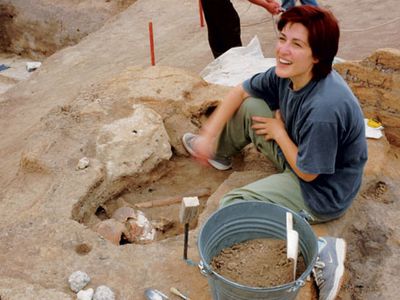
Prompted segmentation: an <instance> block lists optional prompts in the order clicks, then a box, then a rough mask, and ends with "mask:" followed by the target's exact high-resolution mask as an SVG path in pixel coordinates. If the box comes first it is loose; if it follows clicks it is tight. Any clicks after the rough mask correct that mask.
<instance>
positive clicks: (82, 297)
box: [76, 289, 94, 300]
mask: <svg viewBox="0 0 400 300" xmlns="http://www.w3.org/2000/svg"><path fill="white" fill-rule="evenodd" d="M93 294H94V290H93V289H87V290H80V291H79V292H78V294H77V295H76V299H77V300H92V299H93Z"/></svg>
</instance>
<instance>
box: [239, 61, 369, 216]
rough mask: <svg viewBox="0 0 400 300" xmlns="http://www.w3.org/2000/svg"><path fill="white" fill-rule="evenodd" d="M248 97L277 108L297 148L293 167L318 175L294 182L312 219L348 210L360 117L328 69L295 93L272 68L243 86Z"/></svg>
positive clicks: (357, 172)
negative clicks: (323, 75)
mask: <svg viewBox="0 0 400 300" xmlns="http://www.w3.org/2000/svg"><path fill="white" fill-rule="evenodd" d="M243 87H244V89H245V90H246V92H247V93H248V94H250V95H251V96H253V97H257V98H261V99H263V100H264V101H266V103H267V104H268V106H269V107H270V108H271V109H272V110H276V109H280V111H281V115H282V118H283V120H284V122H285V127H286V130H287V132H288V134H289V136H290V138H291V139H292V141H293V142H294V143H295V144H296V145H297V147H298V155H297V162H296V165H297V167H298V168H299V169H300V170H301V171H302V172H304V173H309V174H318V177H317V178H316V179H315V180H313V181H311V182H306V181H303V180H301V179H300V178H299V181H300V186H301V190H302V195H303V198H304V200H305V202H306V204H307V205H308V207H309V208H310V209H311V211H312V212H313V213H314V214H316V215H317V216H321V217H327V218H328V217H329V218H333V217H338V216H340V215H341V214H343V213H344V211H345V210H346V209H347V208H348V207H349V206H350V204H351V202H352V201H353V199H354V198H355V196H356V194H357V192H358V190H359V188H360V186H361V180H362V174H363V169H364V165H365V163H366V161H367V143H366V138H365V127H364V126H365V125H364V117H363V113H362V110H361V108H360V105H359V103H358V100H357V98H356V97H355V96H354V94H353V93H352V91H351V90H350V88H349V87H348V85H347V84H346V82H345V81H344V80H343V78H342V77H341V76H340V75H339V74H338V73H337V72H336V71H334V70H332V71H331V72H330V73H329V74H328V76H327V77H326V78H324V79H321V80H318V81H315V80H311V81H310V82H309V83H308V84H307V85H306V86H304V87H303V88H302V89H300V90H298V91H293V90H292V89H291V80H290V79H287V78H280V77H278V76H277V75H276V73H275V67H273V68H271V69H269V70H267V71H266V72H264V73H259V74H256V75H254V76H253V77H252V78H250V79H248V80H246V81H245V82H244V83H243Z"/></svg>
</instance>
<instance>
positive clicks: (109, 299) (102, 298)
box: [93, 285, 115, 300]
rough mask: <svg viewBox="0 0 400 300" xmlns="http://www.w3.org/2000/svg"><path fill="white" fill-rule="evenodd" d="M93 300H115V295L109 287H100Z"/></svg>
mask: <svg viewBox="0 0 400 300" xmlns="http://www.w3.org/2000/svg"><path fill="white" fill-rule="evenodd" d="M93 300H115V295H114V292H113V291H112V290H111V289H110V288H109V287H108V286H106V285H100V286H99V287H97V288H96V291H95V292H94V296H93Z"/></svg>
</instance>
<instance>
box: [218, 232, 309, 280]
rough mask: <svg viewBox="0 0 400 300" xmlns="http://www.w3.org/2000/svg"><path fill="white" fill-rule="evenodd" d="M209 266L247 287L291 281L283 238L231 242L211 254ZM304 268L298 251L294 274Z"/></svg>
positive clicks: (291, 265) (290, 267)
mask: <svg viewBox="0 0 400 300" xmlns="http://www.w3.org/2000/svg"><path fill="white" fill-rule="evenodd" d="M211 266H212V268H213V270H214V271H215V272H217V273H218V274H220V275H222V276H223V277H225V278H227V279H230V280H231V281H233V282H235V283H239V284H242V285H246V286H251V287H275V286H278V285H282V284H286V283H289V282H292V281H294V280H293V267H294V263H293V261H291V260H288V259H287V252H286V241H283V240H276V239H256V240H250V241H246V242H243V243H237V244H234V245H232V246H231V247H228V248H225V249H223V250H222V251H221V252H220V253H219V254H218V255H216V256H215V257H213V259H212V260H211ZM305 269H306V268H305V264H304V258H303V256H302V255H300V256H299V258H298V265H297V268H296V278H297V277H298V276H300V275H301V274H302V273H303V272H304V271H305Z"/></svg>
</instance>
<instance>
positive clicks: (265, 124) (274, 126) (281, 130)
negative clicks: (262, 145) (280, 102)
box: [251, 110, 287, 141]
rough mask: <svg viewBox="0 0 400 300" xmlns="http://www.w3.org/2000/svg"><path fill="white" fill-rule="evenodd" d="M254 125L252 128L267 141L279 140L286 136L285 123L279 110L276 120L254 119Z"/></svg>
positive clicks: (276, 113)
mask: <svg viewBox="0 0 400 300" xmlns="http://www.w3.org/2000/svg"><path fill="white" fill-rule="evenodd" d="M252 120H253V125H252V126H251V128H252V129H253V130H254V131H255V133H256V134H258V135H263V136H264V137H265V139H266V140H267V141H268V140H275V141H276V140H277V139H279V138H280V137H282V136H283V135H286V134H287V133H286V129H285V123H284V122H283V119H282V116H281V113H280V111H279V110H277V111H276V112H275V118H266V117H256V116H254V117H252Z"/></svg>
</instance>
